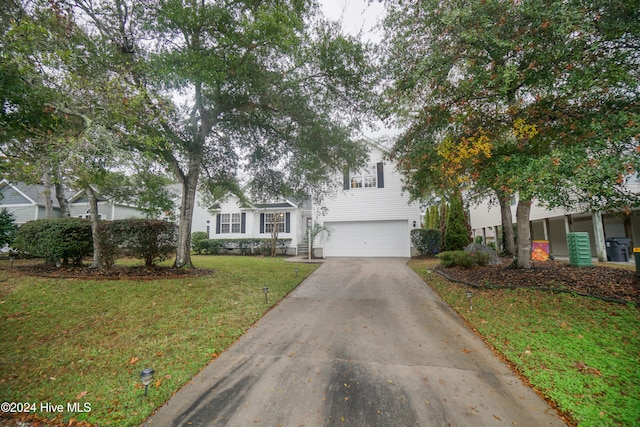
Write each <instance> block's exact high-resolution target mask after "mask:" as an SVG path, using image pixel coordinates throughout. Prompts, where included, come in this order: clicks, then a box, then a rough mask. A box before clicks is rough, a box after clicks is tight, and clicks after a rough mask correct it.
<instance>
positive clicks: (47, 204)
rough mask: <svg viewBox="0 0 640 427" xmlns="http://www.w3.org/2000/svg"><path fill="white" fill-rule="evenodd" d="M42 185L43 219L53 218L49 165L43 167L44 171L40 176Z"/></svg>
mask: <svg viewBox="0 0 640 427" xmlns="http://www.w3.org/2000/svg"><path fill="white" fill-rule="evenodd" d="M42 184H43V186H44V191H43V192H42V197H43V198H44V216H45V218H53V201H52V200H51V168H50V167H49V165H46V166H45V171H44V173H43V174H42Z"/></svg>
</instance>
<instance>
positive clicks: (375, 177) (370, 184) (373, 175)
mask: <svg viewBox="0 0 640 427" xmlns="http://www.w3.org/2000/svg"><path fill="white" fill-rule="evenodd" d="M355 188H384V165H383V164H382V163H376V164H373V165H369V166H367V168H366V169H364V170H363V171H361V172H359V173H355V174H351V175H348V174H346V173H345V175H344V189H345V190H350V189H355Z"/></svg>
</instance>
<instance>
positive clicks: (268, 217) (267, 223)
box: [263, 213, 286, 234]
mask: <svg viewBox="0 0 640 427" xmlns="http://www.w3.org/2000/svg"><path fill="white" fill-rule="evenodd" d="M273 215H274V214H273V213H265V214H264V224H263V225H264V232H265V234H271V232H272V231H273ZM280 215H282V219H280V222H279V223H278V233H284V232H285V230H286V229H285V216H286V214H284V213H280Z"/></svg>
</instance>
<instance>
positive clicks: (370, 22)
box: [320, 0, 384, 41]
mask: <svg viewBox="0 0 640 427" xmlns="http://www.w3.org/2000/svg"><path fill="white" fill-rule="evenodd" d="M367 3H368V1H367V0H320V5H321V7H322V10H323V11H324V14H325V15H326V16H327V17H328V18H330V19H331V20H334V21H341V22H342V28H343V29H344V30H345V31H346V32H347V33H349V34H352V35H357V34H358V32H360V30H362V33H363V38H364V39H365V40H371V41H378V40H380V35H379V34H376V32H375V30H374V27H375V25H376V23H377V21H378V19H379V18H381V17H382V15H383V14H384V6H383V4H382V3H381V2H380V1H374V2H372V3H371V4H367Z"/></svg>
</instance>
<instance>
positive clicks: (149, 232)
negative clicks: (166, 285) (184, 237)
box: [100, 218, 178, 267]
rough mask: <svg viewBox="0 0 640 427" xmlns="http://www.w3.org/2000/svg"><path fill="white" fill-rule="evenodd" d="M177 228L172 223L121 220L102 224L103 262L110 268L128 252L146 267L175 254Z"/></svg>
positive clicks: (147, 220) (133, 219) (148, 220)
mask: <svg viewBox="0 0 640 427" xmlns="http://www.w3.org/2000/svg"><path fill="white" fill-rule="evenodd" d="M177 235H178V226H177V225H176V224H174V223H173V222H170V221H161V220H151V219H135V218H132V219H120V220H115V221H104V222H101V223H100V238H101V240H102V250H103V259H104V261H105V264H106V265H107V266H111V265H113V262H115V259H116V258H117V257H118V256H120V255H121V254H123V253H124V252H125V251H126V252H128V253H129V254H130V255H131V256H133V257H135V258H138V259H142V260H144V264H145V265H146V266H147V267H152V266H154V265H156V264H157V263H158V262H160V261H163V260H165V259H167V258H168V257H169V256H170V255H171V254H172V253H174V252H175V248H176V240H177Z"/></svg>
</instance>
